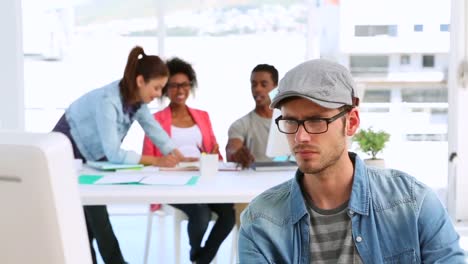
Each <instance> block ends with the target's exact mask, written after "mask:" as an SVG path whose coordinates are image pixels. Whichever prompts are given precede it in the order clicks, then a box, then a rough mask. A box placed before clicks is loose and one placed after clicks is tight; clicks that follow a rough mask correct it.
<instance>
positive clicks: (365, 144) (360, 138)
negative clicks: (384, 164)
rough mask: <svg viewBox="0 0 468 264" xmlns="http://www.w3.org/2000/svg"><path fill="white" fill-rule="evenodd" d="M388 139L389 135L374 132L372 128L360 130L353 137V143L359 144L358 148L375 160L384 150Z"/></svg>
mask: <svg viewBox="0 0 468 264" xmlns="http://www.w3.org/2000/svg"><path fill="white" fill-rule="evenodd" d="M389 139H390V134H388V133H387V132H385V131H382V130H380V131H374V130H373V129H372V127H369V128H368V129H361V130H360V131H359V132H358V133H356V134H355V135H354V137H353V141H356V142H357V143H358V144H359V148H360V149H361V150H362V151H364V152H365V153H367V154H368V155H371V156H372V159H377V154H378V153H379V152H381V151H382V150H383V149H384V148H385V143H387V142H388V140H389Z"/></svg>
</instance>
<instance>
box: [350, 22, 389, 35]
mask: <svg viewBox="0 0 468 264" xmlns="http://www.w3.org/2000/svg"><path fill="white" fill-rule="evenodd" d="M354 35H355V36H356V37H375V36H391V37H396V36H397V35H398V26H397V25H356V26H355V27H354Z"/></svg>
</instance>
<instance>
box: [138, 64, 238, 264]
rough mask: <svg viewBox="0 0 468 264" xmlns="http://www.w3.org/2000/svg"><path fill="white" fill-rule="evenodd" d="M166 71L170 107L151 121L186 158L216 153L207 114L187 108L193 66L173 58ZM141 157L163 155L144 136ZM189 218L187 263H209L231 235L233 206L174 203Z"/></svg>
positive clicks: (165, 90)
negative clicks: (207, 233) (159, 126)
mask: <svg viewBox="0 0 468 264" xmlns="http://www.w3.org/2000/svg"><path fill="white" fill-rule="evenodd" d="M166 63H167V67H168V68H169V81H168V82H167V84H166V86H165V87H164V88H163V90H162V93H163V96H165V97H167V98H169V100H170V103H169V106H168V107H166V108H165V109H163V110H162V111H159V112H157V113H155V114H154V118H155V119H156V120H157V121H158V122H159V123H160V124H161V126H162V128H163V129H164V130H165V131H166V132H167V133H168V134H169V136H170V137H171V139H172V141H173V142H174V144H175V145H176V147H177V148H178V149H179V150H180V151H181V152H182V154H183V155H184V156H186V157H199V156H200V154H201V153H200V151H201V150H202V151H204V152H210V153H218V155H219V159H220V160H222V159H223V157H222V156H221V154H219V150H218V144H217V143H216V137H215V135H214V133H213V129H212V127H211V122H210V117H209V116H208V113H207V112H205V111H202V110H198V109H193V108H189V107H188V106H187V105H186V101H187V98H188V97H189V95H190V92H193V91H194V89H195V87H196V86H197V77H196V74H195V71H194V70H193V68H192V65H190V64H189V63H187V62H185V61H183V60H181V59H179V58H173V59H171V60H169V61H167V62H166ZM143 154H144V155H153V156H157V157H159V156H162V155H163V154H162V153H161V152H160V150H159V149H158V148H157V147H156V146H155V145H154V144H153V143H152V142H151V140H150V139H149V138H148V137H145V140H144V143H143ZM172 206H174V207H176V208H178V209H180V210H182V211H183V212H184V213H185V214H187V216H188V228H187V229H188V230H187V231H188V236H189V241H190V246H191V249H190V261H192V262H196V263H207V264H208V263H210V262H211V261H212V260H213V258H214V257H215V256H216V252H217V251H218V249H219V247H220V246H221V243H222V242H223V240H224V239H225V238H226V237H227V236H228V235H229V233H230V232H231V230H232V228H233V226H234V223H235V212H234V206H233V204H174V205H172ZM212 212H215V213H216V214H217V215H218V219H217V221H216V223H215V225H214V226H213V229H212V230H211V232H210V234H209V236H208V239H207V240H206V242H205V245H204V246H203V247H202V246H201V242H202V239H203V236H204V234H205V232H206V230H207V228H208V223H209V222H210V220H211V213H212Z"/></svg>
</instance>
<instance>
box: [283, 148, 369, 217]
mask: <svg viewBox="0 0 468 264" xmlns="http://www.w3.org/2000/svg"><path fill="white" fill-rule="evenodd" d="M349 158H350V159H351V161H352V162H353V163H354V177H353V186H352V190H351V197H350V200H349V209H351V210H353V211H354V212H356V213H359V214H362V215H369V206H370V194H369V180H368V177H367V170H366V165H365V164H364V162H363V161H362V160H361V159H360V158H359V156H357V155H356V153H353V152H349ZM303 177H304V173H302V172H301V171H300V170H299V169H298V170H297V171H296V176H295V178H294V179H293V180H292V184H291V209H292V210H291V212H292V214H293V215H292V216H291V217H292V221H293V224H294V223H296V222H297V221H299V220H300V219H301V218H302V217H303V216H304V215H305V214H308V213H307V208H306V204H305V200H304V197H303V195H302V192H301V187H300V183H301V182H302V178H303Z"/></svg>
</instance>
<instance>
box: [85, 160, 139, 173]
mask: <svg viewBox="0 0 468 264" xmlns="http://www.w3.org/2000/svg"><path fill="white" fill-rule="evenodd" d="M86 164H87V165H88V166H90V167H91V168H95V169H98V170H103V171H114V170H139V169H142V168H143V165H142V164H116V163H111V162H107V161H88V162H86Z"/></svg>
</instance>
